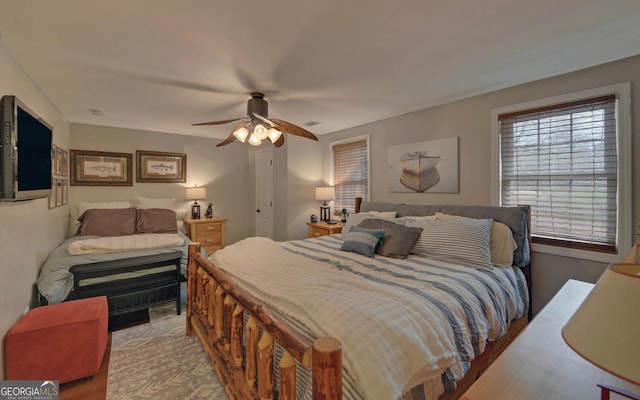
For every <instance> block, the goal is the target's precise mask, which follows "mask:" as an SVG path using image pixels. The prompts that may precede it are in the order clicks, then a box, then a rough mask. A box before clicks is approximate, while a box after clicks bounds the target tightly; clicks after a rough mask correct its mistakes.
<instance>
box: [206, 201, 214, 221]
mask: <svg viewBox="0 0 640 400" xmlns="http://www.w3.org/2000/svg"><path fill="white" fill-rule="evenodd" d="M204 216H205V217H206V218H213V203H209V205H208V206H207V211H205V213H204Z"/></svg>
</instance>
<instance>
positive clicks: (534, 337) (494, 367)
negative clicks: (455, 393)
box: [462, 280, 640, 400]
mask: <svg viewBox="0 0 640 400" xmlns="http://www.w3.org/2000/svg"><path fill="white" fill-rule="evenodd" d="M592 287H593V284H591V283H586V282H580V281H575V280H569V281H567V283H565V285H564V286H563V287H562V289H560V291H559V292H558V293H557V294H556V295H555V296H554V298H553V299H552V300H551V301H550V302H549V304H547V305H546V306H545V307H544V308H543V309H542V311H540V312H539V313H538V314H537V315H536V316H535V317H534V318H533V320H532V321H531V322H530V323H529V325H528V326H527V327H526V328H525V329H524V330H523V331H522V332H521V333H520V335H518V337H517V338H515V340H514V341H513V343H511V344H510V345H509V347H507V348H506V349H505V351H504V352H503V353H502V354H500V356H498V358H497V359H496V361H495V362H494V363H493V364H491V366H489V368H488V369H487V370H486V371H485V372H484V373H483V374H482V375H481V376H480V378H478V380H477V381H475V383H474V384H473V386H471V388H470V389H469V390H468V391H467V392H466V393H465V394H464V395H462V400H484V399H492V400H503V399H504V400H512V399H521V400H538V399H557V400H569V399H588V400H598V399H600V388H598V387H597V386H596V384H598V383H600V384H602V383H603V384H605V385H611V386H616V387H618V388H621V389H624V390H627V391H630V392H632V393H640V392H638V390H640V387H638V386H635V385H633V384H632V383H629V382H626V381H623V380H622V379H620V378H617V377H615V376H613V375H611V374H609V373H607V372H605V371H604V370H602V369H600V368H598V367H596V366H595V365H593V364H591V363H590V362H588V361H587V360H585V359H583V358H582V357H580V356H579V355H578V354H577V353H576V352H574V351H573V350H571V348H570V347H569V346H568V345H567V344H566V343H565V341H564V340H563V339H562V334H561V330H562V327H563V326H564V325H565V324H566V323H567V321H568V320H569V318H571V316H572V315H573V313H574V312H575V311H576V309H577V308H578V307H579V306H580V304H581V303H582V301H583V300H584V299H585V297H587V295H588V294H589V291H591V288H592ZM613 398H614V397H613V396H612V399H613ZM615 398H616V399H617V398H618V397H615ZM620 398H622V397H620Z"/></svg>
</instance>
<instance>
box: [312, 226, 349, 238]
mask: <svg viewBox="0 0 640 400" xmlns="http://www.w3.org/2000/svg"><path fill="white" fill-rule="evenodd" d="M307 226H308V227H309V231H308V235H307V236H308V237H310V238H314V237H318V236H325V235H335V234H336V233H340V232H342V227H343V226H344V224H343V223H341V222H336V223H335V224H327V223H326V222H307Z"/></svg>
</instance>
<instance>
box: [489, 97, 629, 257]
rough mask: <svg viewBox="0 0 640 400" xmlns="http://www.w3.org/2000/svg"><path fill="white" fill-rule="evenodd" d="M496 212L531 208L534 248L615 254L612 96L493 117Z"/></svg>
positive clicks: (615, 149) (615, 191)
mask: <svg viewBox="0 0 640 400" xmlns="http://www.w3.org/2000/svg"><path fill="white" fill-rule="evenodd" d="M498 121H499V124H500V125H499V129H500V154H501V193H500V195H501V203H502V205H505V206H508V205H517V204H529V205H531V218H532V221H531V231H532V235H533V239H534V242H536V243H544V244H551V245H559V246H566V247H574V248H582V249H588V250H596V251H603V252H615V251H616V232H617V226H616V223H617V219H616V217H617V212H618V206H617V204H618V203H617V187H618V176H617V171H618V167H617V163H618V155H617V154H618V153H617V144H616V96H615V95H608V96H600V97H596V98H590V99H586V100H580V101H575V102H570V103H564V104H559V105H554V106H549V107H543V108H537V109H531V110H525V111H519V112H514V113H508V114H500V115H498Z"/></svg>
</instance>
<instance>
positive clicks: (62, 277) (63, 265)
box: [36, 232, 189, 304]
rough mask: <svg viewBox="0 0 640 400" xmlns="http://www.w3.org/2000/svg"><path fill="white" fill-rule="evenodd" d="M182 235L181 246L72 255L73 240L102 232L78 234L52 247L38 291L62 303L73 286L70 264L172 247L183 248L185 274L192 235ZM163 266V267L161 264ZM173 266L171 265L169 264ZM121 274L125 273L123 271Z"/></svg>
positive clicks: (161, 251) (173, 249)
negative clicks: (188, 236) (69, 248)
mask: <svg viewBox="0 0 640 400" xmlns="http://www.w3.org/2000/svg"><path fill="white" fill-rule="evenodd" d="M177 235H179V236H180V237H181V238H183V240H184V242H183V244H182V245H181V246H173V247H163V248H153V249H142V250H134V251H125V252H117V253H104V254H81V255H71V254H69V251H68V247H69V244H70V243H74V242H76V241H78V240H84V239H97V238H99V236H75V237H72V238H69V239H67V240H65V241H64V242H62V244H61V245H60V246H58V247H56V248H55V249H53V250H52V251H51V252H50V253H49V256H48V257H47V260H46V261H45V263H44V264H43V265H42V269H41V270H40V275H39V276H38V279H37V281H36V284H37V286H38V291H39V292H40V295H42V296H44V297H45V298H46V299H47V302H48V303H49V304H53V303H60V302H62V301H64V300H65V299H66V298H67V297H68V296H69V294H70V293H71V291H72V290H73V274H71V273H70V272H69V268H71V267H73V266H75V265H82V264H89V263H97V262H102V261H111V260H121V259H126V258H132V257H141V256H150V255H153V254H162V253H169V252H172V251H176V250H180V251H182V258H181V260H180V272H181V274H182V275H183V276H186V270H187V263H188V243H189V239H188V238H187V237H186V236H185V235H184V234H183V233H181V232H178V234H177ZM160 268H162V267H160ZM170 268H172V267H170ZM151 271H153V272H158V270H157V269H156V270H147V271H140V272H132V273H127V275H126V277H135V276H141V275H145V274H148V273H150V272H151ZM118 277H119V278H122V277H124V276H123V275H122V274H120V275H119V276H118ZM104 279H105V280H107V279H113V277H111V278H109V277H105V278H104ZM91 283H97V281H96V280H92V281H91Z"/></svg>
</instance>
